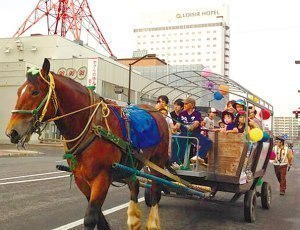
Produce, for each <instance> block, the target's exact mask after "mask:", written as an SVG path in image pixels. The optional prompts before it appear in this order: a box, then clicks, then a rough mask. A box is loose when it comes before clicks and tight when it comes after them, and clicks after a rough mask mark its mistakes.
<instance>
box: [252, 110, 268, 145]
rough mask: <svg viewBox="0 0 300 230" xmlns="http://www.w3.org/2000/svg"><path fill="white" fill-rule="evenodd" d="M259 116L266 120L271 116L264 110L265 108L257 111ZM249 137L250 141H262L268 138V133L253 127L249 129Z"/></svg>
mask: <svg viewBox="0 0 300 230" xmlns="http://www.w3.org/2000/svg"><path fill="white" fill-rule="evenodd" d="M259 116H260V117H261V118H262V119H263V120H268V119H269V118H270V116H271V113H270V112H269V111H268V110H266V109H262V110H261V111H260V113H259ZM249 137H250V139H251V140H252V141H254V142H257V141H262V142H266V141H268V140H269V139H270V135H269V134H268V133H267V132H265V131H264V132H263V131H262V130H261V129H259V128H254V129H251V130H250V131H249Z"/></svg>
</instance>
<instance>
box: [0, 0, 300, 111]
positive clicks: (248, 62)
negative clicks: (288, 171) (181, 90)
mask: <svg viewBox="0 0 300 230" xmlns="http://www.w3.org/2000/svg"><path fill="white" fill-rule="evenodd" d="M53 1H54V0H53ZM56 1H57V0H56ZM37 3H38V0H26V1H23V0H10V1H2V2H1V14H0V20H1V22H2V23H1V30H0V37H11V36H12V35H13V34H14V33H15V32H16V31H17V29H18V27H19V26H20V25H21V24H22V23H23V22H24V21H25V19H26V18H27V16H29V14H30V13H31V11H32V10H33V9H34V7H35V6H36V5H37ZM88 3H89V5H90V8H91V11H92V13H93V16H94V18H95V20H96V22H97V24H98V26H99V27H100V29H101V31H102V33H103V35H104V37H105V39H106V41H107V43H108V44H109V46H110V48H111V50H112V51H113V53H114V55H115V56H117V57H118V58H125V57H131V56H132V52H133V29H134V28H135V25H137V23H138V20H139V17H140V14H141V13H149V12H163V11H174V10H183V9H201V8H207V7H214V6H220V5H223V4H225V5H228V6H229V18H230V22H229V23H230V24H229V26H230V33H231V38H230V39H231V40H230V43H231V44H230V78H232V79H233V80H234V81H236V82H238V83H239V84H241V85H243V86H244V87H245V88H247V89H248V90H250V91H251V92H253V93H254V94H256V95H258V96H260V97H261V98H263V99H264V100H266V101H267V102H269V103H270V104H272V105H273V106H274V115H275V116H293V114H292V111H294V110H296V109H297V108H299V107H300V93H298V90H300V65H296V64H295V60H300V13H299V9H300V1H299V0H284V1H281V0H277V1H274V0H273V1H272V0H251V1H248V0H239V1H237V0H223V1H222V0H164V1H161V0H151V1H146V0H110V1H101V0H88ZM41 27H42V28H46V24H45V22H44V21H43V23H42V24H39V26H35V27H33V28H32V30H31V31H30V33H35V32H39V30H41ZM83 40H85V39H83Z"/></svg>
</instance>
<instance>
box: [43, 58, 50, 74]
mask: <svg viewBox="0 0 300 230" xmlns="http://www.w3.org/2000/svg"><path fill="white" fill-rule="evenodd" d="M42 71H43V73H44V76H48V74H49V71H50V62H49V60H48V59H47V58H45V59H44V63H43V67H42Z"/></svg>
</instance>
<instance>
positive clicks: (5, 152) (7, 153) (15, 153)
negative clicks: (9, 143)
mask: <svg viewBox="0 0 300 230" xmlns="http://www.w3.org/2000/svg"><path fill="white" fill-rule="evenodd" d="M42 154H44V153H42V152H38V151H31V150H23V149H22V150H17V149H1V150H0V157H20V156H22V157H24V156H39V155H42Z"/></svg>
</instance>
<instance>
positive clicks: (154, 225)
mask: <svg viewBox="0 0 300 230" xmlns="http://www.w3.org/2000/svg"><path fill="white" fill-rule="evenodd" d="M151 174H152V175H154V176H158V177H159V176H160V174H159V173H158V172H156V171H155V170H151ZM160 197H161V187H160V185H159V184H158V183H156V182H155V181H152V186H151V210H150V213H149V216H148V220H147V224H146V229H147V230H150V229H151V230H154V229H160V219H159V214H158V202H159V200H160Z"/></svg>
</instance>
